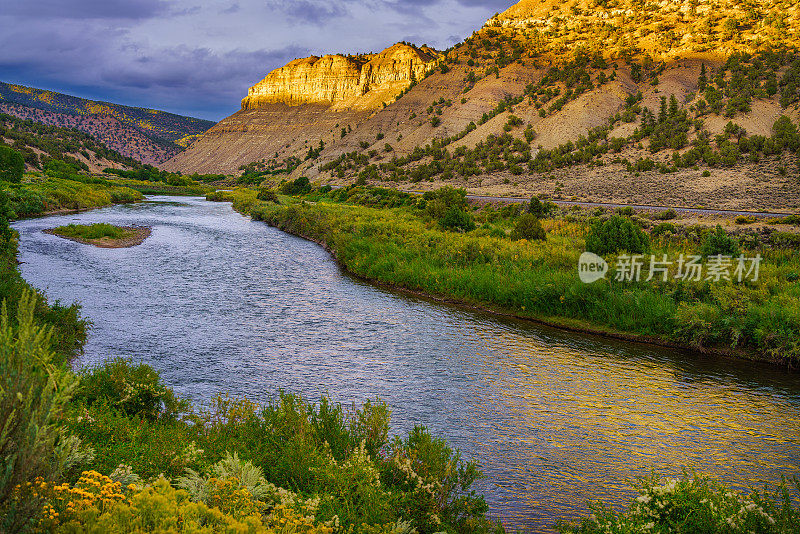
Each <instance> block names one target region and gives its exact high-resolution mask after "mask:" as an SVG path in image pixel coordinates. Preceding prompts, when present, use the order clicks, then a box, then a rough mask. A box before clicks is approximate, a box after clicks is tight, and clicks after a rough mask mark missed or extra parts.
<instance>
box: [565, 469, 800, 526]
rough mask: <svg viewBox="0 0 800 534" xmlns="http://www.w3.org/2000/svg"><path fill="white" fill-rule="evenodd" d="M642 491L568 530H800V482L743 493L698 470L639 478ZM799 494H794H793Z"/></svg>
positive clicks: (598, 508)
mask: <svg viewBox="0 0 800 534" xmlns="http://www.w3.org/2000/svg"><path fill="white" fill-rule="evenodd" d="M637 489H638V491H639V495H638V496H637V497H636V498H635V499H634V500H633V502H631V504H630V505H629V506H628V509H627V510H626V511H624V512H622V513H617V512H615V511H613V510H611V509H610V508H607V507H605V506H603V505H602V504H599V505H596V506H594V507H593V508H594V510H593V511H594V513H593V514H592V515H591V516H589V517H588V518H586V519H584V520H583V521H582V522H581V523H580V524H579V525H574V524H573V525H564V524H562V525H560V528H559V530H561V532H564V533H576V534H577V533H580V534H595V533H601V532H620V533H623V532H631V533H632V532H672V533H676V534H680V533H686V534H695V533H709V534H710V533H726V534H727V533H729V534H738V533H741V534H745V533H748V534H749V533H765V534H766V533H773V532H774V533H784V532H787V533H788V532H800V508H799V507H798V506H797V499H798V497H800V480H798V479H796V478H795V479H793V480H792V481H791V483H788V482H785V481H784V483H783V484H782V485H781V487H780V488H779V489H778V490H777V492H776V493H775V495H768V494H767V493H766V492H765V493H759V492H756V491H754V492H753V493H752V494H751V495H749V496H743V495H741V494H739V493H736V492H732V491H730V490H729V489H727V488H725V487H724V486H723V485H722V484H720V483H719V482H717V481H715V480H713V479H711V478H709V477H707V476H702V475H698V474H691V475H690V474H686V473H684V475H683V476H682V477H681V478H675V479H670V480H667V481H666V482H664V481H661V480H659V478H658V477H652V478H649V479H643V480H640V481H639V487H638V488H637ZM793 493H794V495H793Z"/></svg>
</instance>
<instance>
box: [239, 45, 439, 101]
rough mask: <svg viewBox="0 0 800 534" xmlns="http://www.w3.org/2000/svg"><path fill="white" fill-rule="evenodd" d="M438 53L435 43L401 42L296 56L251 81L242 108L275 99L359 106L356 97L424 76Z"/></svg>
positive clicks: (400, 87)
mask: <svg viewBox="0 0 800 534" xmlns="http://www.w3.org/2000/svg"><path fill="white" fill-rule="evenodd" d="M436 58H437V55H436V53H435V51H433V50H431V49H428V48H424V49H423V48H417V47H414V46H410V45H406V44H401V43H398V44H396V45H394V46H392V47H390V48H387V49H386V50H384V51H383V52H381V53H380V54H374V55H364V56H342V55H339V54H336V55H328V56H323V57H316V56H311V57H308V58H303V59H295V60H294V61H292V62H290V63H288V64H287V65H286V66H284V67H281V68H279V69H275V70H274V71H272V72H270V73H269V74H268V75H267V77H266V78H264V79H263V80H262V81H260V82H259V83H257V84H256V85H254V86H253V87H251V88H250V90H249V91H248V93H247V97H245V98H244V100H242V109H245V110H247V109H257V108H259V107H262V106H264V105H268V104H276V103H280V104H287V105H290V106H296V105H301V104H328V105H333V104H340V103H347V102H349V103H351V104H353V105H354V106H355V107H364V105H363V104H362V105H361V106H359V105H358V103H357V102H355V101H354V100H355V99H359V98H360V97H363V96H366V95H368V94H370V93H376V94H377V93H383V92H385V90H386V89H391V90H390V91H389V93H394V95H386V96H390V97H391V96H396V94H397V93H399V92H401V91H402V90H403V89H404V88H405V87H406V86H408V84H409V83H410V82H411V81H412V80H414V79H417V80H419V79H422V77H423V76H424V74H425V71H427V70H428V69H430V68H431V67H432V66H433V65H434V64H435V61H436ZM367 100H368V101H369V105H372V106H375V107H377V106H380V105H381V104H382V102H380V100H382V99H377V100H378V101H373V100H375V99H367ZM383 100H384V101H385V99H383Z"/></svg>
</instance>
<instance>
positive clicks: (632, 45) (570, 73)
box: [166, 0, 800, 207]
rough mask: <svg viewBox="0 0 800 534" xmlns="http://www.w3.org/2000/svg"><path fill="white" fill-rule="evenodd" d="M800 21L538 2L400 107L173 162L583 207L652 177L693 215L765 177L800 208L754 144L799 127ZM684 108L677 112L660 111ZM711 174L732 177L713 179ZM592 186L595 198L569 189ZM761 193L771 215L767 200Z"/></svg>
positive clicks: (304, 124)
mask: <svg viewBox="0 0 800 534" xmlns="http://www.w3.org/2000/svg"><path fill="white" fill-rule="evenodd" d="M711 6H718V8H717V9H715V10H712V9H710V7H711ZM693 9H694V13H695V14H694V15H692V13H693V11H692V10H693ZM798 9H799V8H798V6H797V5H795V4H791V3H788V2H780V1H777V0H768V1H766V2H759V3H754V2H749V3H748V2H744V3H737V2H728V1H719V2H711V1H706V0H697V1H696V2H690V1H682V0H678V1H671V2H668V1H662V2H660V3H659V4H653V3H650V4H646V3H643V2H636V1H632V0H616V1H615V0H596V1H586V0H579V1H573V2H565V3H561V2H554V1H552V0H547V1H544V2H541V1H536V0H523V1H522V2H520V3H518V4H516V5H514V6H512V7H511V8H509V9H508V10H506V11H504V12H503V13H502V14H498V15H497V16H495V17H492V18H491V19H489V20H488V21H487V22H486V24H485V25H483V26H482V27H481V28H479V29H478V30H476V31H475V32H474V33H473V34H472V35H471V36H470V37H468V38H467V39H465V40H464V42H462V43H458V44H457V45H455V46H454V47H452V48H451V49H449V50H447V51H444V52H442V53H441V55H440V56H439V59H438V61H437V63H436V65H435V68H433V69H430V70H429V71H428V72H426V76H425V77H424V78H422V79H419V80H415V83H413V84H409V87H408V88H406V89H404V90H403V91H402V92H400V93H398V94H397V96H396V97H395V98H394V101H393V102H391V103H389V104H387V105H386V106H385V107H381V108H379V109H377V110H375V111H373V112H370V113H361V114H358V113H354V111H353V109H352V108H350V109H342V110H341V111H340V110H338V109H337V108H336V107H335V106H334V105H331V104H326V105H322V104H314V106H311V105H309V104H298V105H295V106H287V107H286V108H285V109H284V112H281V111H280V110H279V109H278V108H274V107H273V108H271V109H269V110H264V112H263V113H260V112H259V110H258V109H255V110H247V111H248V113H252V115H248V116H247V118H245V115H244V111H240V112H238V113H237V114H236V115H234V116H233V117H231V118H230V120H228V119H226V120H224V121H222V122H221V123H220V124H219V125H218V126H217V127H215V128H214V129H212V130H211V131H209V132H208V133H207V134H206V135H205V136H203V137H201V138H200V139H199V140H198V142H197V143H195V144H194V145H193V146H192V147H191V148H190V149H189V150H188V151H186V152H184V153H182V154H180V155H178V156H176V157H175V158H173V159H172V160H171V161H170V162H168V163H167V164H166V165H167V166H168V168H170V169H172V170H177V169H182V170H185V171H193V170H198V171H200V172H235V171H236V169H237V168H239V167H244V166H246V165H247V164H249V163H252V162H261V163H262V164H265V165H268V166H270V167H272V168H275V167H280V166H285V167H286V168H287V169H288V170H289V171H291V172H292V173H293V174H292V175H293V176H300V175H305V176H308V177H309V178H310V179H312V180H316V181H321V182H323V183H325V182H330V183H333V184H341V185H346V184H347V183H352V182H353V181H354V180H356V179H359V180H365V181H367V182H369V183H387V184H389V185H395V184H397V185H398V186H400V187H405V188H409V187H413V188H427V187H436V186H440V185H445V184H447V185H455V186H458V187H465V188H467V189H468V190H470V191H473V192H484V193H490V194H511V193H516V194H547V195H553V196H562V197H564V196H566V197H567V198H569V197H572V196H575V197H578V198H581V197H591V196H592V195H593V194H594V191H599V192H601V194H602V196H603V198H614V199H616V200H621V201H622V200H625V198H626V197H625V195H631V194H633V191H635V189H636V187H635V186H633V185H632V184H633V183H634V182H635V181H636V180H637V179H641V178H637V176H639V175H641V176H643V177H644V178H647V181H648V182H649V184H650V185H648V186H647V187H646V188H645V189H646V190H647V194H652V195H655V196H654V197H653V198H663V199H664V200H665V201H666V199H667V198H674V200H675V202H676V203H677V204H684V203H686V202H689V203H700V202H704V201H705V200H704V199H706V198H710V197H716V196H719V197H720V198H721V197H725V198H724V199H722V200H724V202H729V203H735V202H738V201H737V200H736V199H735V198H733V197H736V195H739V194H743V195H744V194H745V193H746V192H747V191H750V190H752V189H753V188H754V187H755V188H756V189H759V188H760V189H763V187H762V186H760V185H759V182H758V180H757V177H758V174H759V173H762V172H766V173H767V174H768V175H769V176H771V177H773V178H774V184H773V186H771V187H773V188H774V191H776V192H777V193H776V196H775V197H774V198H776V199H777V202H779V203H791V204H792V205H795V204H797V203H798V197H800V192H799V191H798V187H797V183H796V182H797V180H794V181H791V180H789V178H786V175H787V173H786V169H790V170H792V171H794V167H795V165H794V164H793V163H791V162H790V163H786V162H782V163H781V164H777V165H773V164H772V163H768V161H769V160H771V159H772V157H773V156H772V155H770V154H771V153H770V150H772V149H771V148H770V149H768V150H767V151H766V152H764V151H762V150H761V149H760V148H759V150H758V153H756V154H753V153H751V152H749V145H748V143H749V141H747V139H746V140H745V141H744V142H742V141H741V139H742V138H743V137H744V138H749V137H756V138H758V139H756V143H757V144H758V143H761V141H760V138H761V137H770V136H772V135H773V125H774V124H775V123H776V121H777V120H778V119H779V118H780V117H781V116H783V115H786V116H788V117H789V120H791V121H794V122H795V123H796V122H797V121H798V118H799V116H800V112H798V102H800V56H799V55H798V52H797V46H796V45H797V43H800V38H799V37H800V12H799V11H798ZM662 97H663V99H662ZM673 98H674V100H675V111H674V113H672V112H671V111H670V113H667V111H666V110H665V111H664V112H663V113H658V114H657V115H655V112H656V111H658V110H659V108H669V110H671V109H672V105H671V103H670V101H671V99H673ZM315 114H316V115H315ZM320 114H321V115H320ZM290 116H291V117H292V119H289V117H290ZM313 116H320V117H325V121H319V122H317V121H315V120H314V119H312V117H313ZM298 118H302V120H298ZM237 121H243V122H240V123H238V126H237V127H236V128H231V126H233V125H234V124H235V123H236V122H237ZM729 122H731V123H734V124H733V126H731V127H728V123H729ZM662 123H663V124H662ZM731 128H732V130H731ZM222 130H227V131H224V132H223V131H222ZM729 131H737V132H740V133H739V134H737V136H736V137H735V138H733V139H732V138H731V135H726V132H729ZM741 132H746V135H743V134H742V133H741ZM664 136H668V137H669V136H671V137H670V138H669V139H668V140H667V141H665V139H664ZM212 138H213V139H212ZM212 140H213V143H212V142H210V141H212ZM742 143H744V144H742ZM734 145H736V146H735V147H734ZM739 145H741V146H739ZM759 146H760V145H759ZM228 147H235V148H233V149H228ZM587 150H589V151H590V153H587ZM723 152H725V153H726V154H728V155H729V156H726V157H723V156H721V155H720V154H722V153H723ZM734 152H735V153H736V154H737V156H736V158H734V159H731V157H732V156H730V154H733V153H734ZM675 153H677V156H675ZM698 153H702V154H703V155H704V156H703V157H701V158H700V160H699V161H697V154H698ZM616 154H619V155H616ZM676 157H678V159H676ZM684 157H686V158H687V159H686V161H684V159H683V158H684ZM784 159H785V158H784ZM639 161H645V163H641V164H640V163H639ZM647 161H650V162H651V163H647ZM728 161H731V162H732V163H720V162H728ZM789 161H791V160H789ZM687 162H690V163H687ZM699 164H702V165H707V166H709V167H710V168H716V169H719V171H715V174H719V175H720V178H719V179H716V180H712V181H709V180H703V179H702V178H704V176H701V174H704V173H705V172H708V171H703V170H701V169H696V168H697V167H698V165H699ZM637 165H638V167H642V165H643V166H644V167H646V168H647V170H637V168H638V167H637ZM651 165H652V166H651ZM631 169H633V170H631ZM651 169H652V170H651ZM658 169H662V170H663V171H664V172H662V171H661V170H658ZM781 169H783V170H782V171H781V172H782V173H783V174H781V173H779V172H778V171H779V170H781ZM578 175H580V176H582V177H583V178H582V179H583V180H584V182H586V183H592V184H593V186H592V187H591V188H587V187H584V185H583V184H581V183H575V184H573V185H569V186H567V185H565V183H566V182H567V181H569V182H570V183H572V182H573V180H572V178H573V176H578ZM773 178H770V179H771V180H772V179H773ZM667 183H669V184H670V185H669V186H667V187H666V189H665V190H662V189H664V188H663V187H662V185H663V184H667ZM712 185H713V190H712V189H709V188H710V187H711V186H712ZM781 191H783V192H781ZM643 194H644V193H643ZM748 194H749V193H748ZM745 196H747V195H745ZM756 196H758V197H759V199H757V200H754V202H757V203H758V204H759V205H760V204H761V203H763V202H764V201H765V199H766V198H767V196H766V195H760V196H759V195H756ZM750 197H751V200H752V199H753V198H755V197H753V196H752V195H750ZM587 199H588V198H587ZM596 199H597V200H599V198H596ZM730 207H734V206H733V205H732V204H731V206H730Z"/></svg>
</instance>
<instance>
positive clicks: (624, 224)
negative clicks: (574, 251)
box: [586, 216, 650, 256]
mask: <svg viewBox="0 0 800 534" xmlns="http://www.w3.org/2000/svg"><path fill="white" fill-rule="evenodd" d="M649 248H650V240H649V239H648V238H647V234H645V233H644V232H643V231H642V229H641V228H639V227H638V226H636V225H635V224H634V223H633V222H632V221H631V220H630V219H628V218H625V217H618V216H613V217H610V218H609V219H606V220H604V221H597V222H595V223H594V224H593V225H592V227H591V228H590V229H589V235H587V236H586V250H588V251H589V252H594V253H595V254H599V255H601V256H602V255H605V254H613V253H615V252H620V251H626V252H629V253H632V254H642V253H644V252H646V251H647V250H648V249H649Z"/></svg>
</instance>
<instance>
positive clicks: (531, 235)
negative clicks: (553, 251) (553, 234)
mask: <svg viewBox="0 0 800 534" xmlns="http://www.w3.org/2000/svg"><path fill="white" fill-rule="evenodd" d="M511 239H512V240H514V241H517V240H519V239H527V240H529V241H544V240H545V239H547V234H546V233H545V231H544V228H542V223H541V221H539V218H538V217H536V216H535V215H534V214H532V213H523V214H522V215H520V217H519V218H518V219H517V223H516V225H515V226H514V230H512V232H511Z"/></svg>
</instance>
